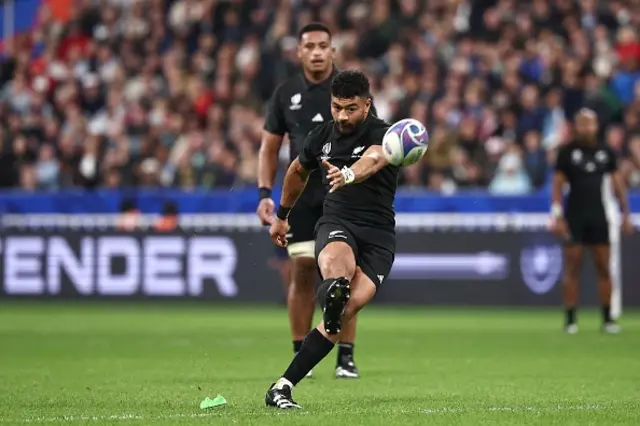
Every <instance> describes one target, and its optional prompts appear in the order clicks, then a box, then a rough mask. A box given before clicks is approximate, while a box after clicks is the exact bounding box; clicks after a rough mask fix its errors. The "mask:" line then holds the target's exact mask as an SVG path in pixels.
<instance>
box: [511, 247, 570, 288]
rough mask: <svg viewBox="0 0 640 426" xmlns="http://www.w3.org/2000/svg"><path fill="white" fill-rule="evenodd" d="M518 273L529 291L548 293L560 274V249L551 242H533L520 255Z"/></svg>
mask: <svg viewBox="0 0 640 426" xmlns="http://www.w3.org/2000/svg"><path fill="white" fill-rule="evenodd" d="M520 271H521V272H522V279H523V281H524V283H525V284H526V285H527V287H528V288H529V290H531V291H532V292H533V293H535V294H546V293H548V292H549V291H551V289H553V287H554V286H555V285H556V283H557V282H558V280H559V279H560V275H561V274H562V249H561V248H560V246H559V245H558V244H556V243H553V242H545V241H536V242H534V243H533V244H531V245H529V246H527V247H525V248H524V249H523V250H522V252H521V253H520Z"/></svg>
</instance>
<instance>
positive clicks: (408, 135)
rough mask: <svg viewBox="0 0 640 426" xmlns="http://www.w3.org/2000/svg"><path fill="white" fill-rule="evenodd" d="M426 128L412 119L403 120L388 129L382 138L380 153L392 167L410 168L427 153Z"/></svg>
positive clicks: (427, 135)
mask: <svg viewBox="0 0 640 426" xmlns="http://www.w3.org/2000/svg"><path fill="white" fill-rule="evenodd" d="M428 142H429V134H428V133H427V128H426V127H424V125H423V124H422V123H421V122H419V121H418V120H414V119H413V118H405V119H404V120H400V121H398V122H397V123H394V124H393V125H391V127H389V129H388V130H387V132H386V133H385V134H384V137H383V138H382V152H383V153H384V156H385V157H386V159H387V161H388V162H389V163H390V164H392V165H394V166H410V165H412V164H415V163H417V162H418V161H420V159H421V158H422V157H423V156H424V154H425V153H426V152H427V145H428Z"/></svg>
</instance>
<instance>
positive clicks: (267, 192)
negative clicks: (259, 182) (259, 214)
mask: <svg viewBox="0 0 640 426" xmlns="http://www.w3.org/2000/svg"><path fill="white" fill-rule="evenodd" d="M258 194H260V200H264V199H265V198H271V188H266V187H264V186H263V187H260V188H258Z"/></svg>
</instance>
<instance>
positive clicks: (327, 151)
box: [320, 142, 331, 160]
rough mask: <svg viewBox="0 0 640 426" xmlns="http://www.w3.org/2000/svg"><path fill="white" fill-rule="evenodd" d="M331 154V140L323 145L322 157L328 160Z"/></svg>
mask: <svg viewBox="0 0 640 426" xmlns="http://www.w3.org/2000/svg"><path fill="white" fill-rule="evenodd" d="M329 154H331V142H327V143H325V144H324V145H323V146H322V157H320V159H322V160H328V159H329V158H331V157H329Z"/></svg>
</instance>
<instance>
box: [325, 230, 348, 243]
mask: <svg viewBox="0 0 640 426" xmlns="http://www.w3.org/2000/svg"><path fill="white" fill-rule="evenodd" d="M332 238H344V239H345V240H346V239H347V236H346V235H344V231H342V230H340V229H338V230H336V231H331V232H329V239H332Z"/></svg>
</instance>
